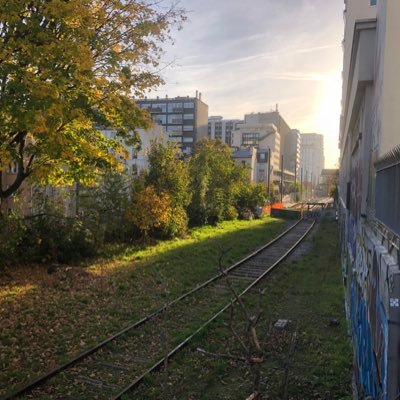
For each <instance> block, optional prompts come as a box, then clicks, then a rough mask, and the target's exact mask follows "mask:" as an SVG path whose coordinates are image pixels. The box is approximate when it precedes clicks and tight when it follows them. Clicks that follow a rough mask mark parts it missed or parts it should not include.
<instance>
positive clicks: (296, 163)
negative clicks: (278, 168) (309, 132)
mask: <svg viewBox="0 0 400 400" xmlns="http://www.w3.org/2000/svg"><path fill="white" fill-rule="evenodd" d="M284 161H285V168H286V169H287V170H289V171H292V172H294V173H296V174H297V176H300V167H301V134H300V131H299V130H298V129H291V130H290V132H289V133H288V134H287V136H286V140H285V149H284Z"/></svg>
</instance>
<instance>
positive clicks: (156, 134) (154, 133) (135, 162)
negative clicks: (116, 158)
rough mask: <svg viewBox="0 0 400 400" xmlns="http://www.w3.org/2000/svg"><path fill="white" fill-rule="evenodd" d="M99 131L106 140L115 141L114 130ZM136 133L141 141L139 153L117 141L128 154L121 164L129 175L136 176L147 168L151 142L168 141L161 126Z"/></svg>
mask: <svg viewBox="0 0 400 400" xmlns="http://www.w3.org/2000/svg"><path fill="white" fill-rule="evenodd" d="M99 130H100V132H101V133H102V134H103V135H104V136H105V137H106V138H107V139H115V138H116V137H117V136H116V135H117V132H116V130H115V129H111V128H105V129H99ZM137 132H138V133H139V135H140V140H141V149H140V150H139V151H137V150H136V149H135V148H133V147H129V146H127V145H126V144H124V143H123V141H122V139H119V140H120V142H121V143H123V145H124V148H125V150H126V151H127V154H128V157H127V158H123V157H121V163H123V164H124V166H125V170H126V171H127V173H128V174H129V175H131V174H137V173H139V172H140V171H142V170H143V169H146V168H147V167H148V165H149V160H148V152H149V150H150V146H151V143H152V142H154V141H158V142H161V143H164V144H166V143H167V141H168V139H169V138H168V135H167V134H166V132H165V129H164V128H163V127H162V126H161V125H157V124H155V125H154V126H153V127H152V128H150V129H147V130H144V129H137Z"/></svg>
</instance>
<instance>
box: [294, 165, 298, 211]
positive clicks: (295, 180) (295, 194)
mask: <svg viewBox="0 0 400 400" xmlns="http://www.w3.org/2000/svg"><path fill="white" fill-rule="evenodd" d="M294 202H295V203H296V202H297V162H296V160H295V161H294Z"/></svg>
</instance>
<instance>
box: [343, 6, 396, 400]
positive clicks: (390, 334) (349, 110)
mask: <svg viewBox="0 0 400 400" xmlns="http://www.w3.org/2000/svg"><path fill="white" fill-rule="evenodd" d="M356 1H357V0H349V2H350V3H352V2H356ZM393 1H394V0H381V1H380V2H379V3H378V11H377V21H376V22H374V21H365V19H361V20H360V21H359V22H358V23H357V22H356V23H355V26H354V32H355V34H354V37H355V39H354V41H353V42H352V44H353V48H352V49H348V51H350V50H351V55H352V65H351V66H349V71H348V73H349V79H348V81H345V85H347V84H348V85H350V87H348V88H347V87H344V96H345V97H344V101H343V104H344V110H343V116H342V119H343V121H342V132H341V169H340V189H339V192H340V215H339V218H340V241H341V254H342V269H343V279H344V285H345V288H346V314H347V318H348V323H349V331H350V334H351V337H352V343H353V348H354V373H355V378H356V383H357V387H358V394H359V396H360V398H365V397H367V396H370V397H372V398H373V399H383V400H395V399H400V385H399V382H400V368H399V365H400V270H399V248H400V239H399V237H398V232H397V234H396V232H392V231H390V230H389V229H388V228H387V226H385V225H384V224H383V223H382V221H380V220H379V219H378V218H377V216H376V213H375V203H376V202H375V200H376V199H377V198H378V199H379V198H380V196H387V195H388V192H389V191H388V190H387V189H386V190H385V188H383V189H382V188H380V190H379V192H377V185H376V174H377V169H376V165H377V162H379V160H380V159H382V158H384V157H385V154H383V151H382V138H383V137H384V136H385V137H388V135H387V134H386V133H385V132H384V126H385V115H387V113H385V107H387V102H386V101H384V99H385V87H392V86H393V85H398V82H399V79H398V75H396V77H393V76H388V75H387V74H386V72H385V71H387V66H386V63H387V62H388V60H389V59H388V58H387V46H386V41H387V37H388V35H390V34H391V31H390V29H388V26H387V25H386V20H387V18H386V15H387V12H388V7H387V6H388V4H389V5H391V2H393ZM395 1H397V0H395ZM354 20H355V21H357V18H356V17H355V18H354ZM372 37H373V38H374V39H373V40H371V39H372ZM363 38H364V39H363ZM397 43H398V41H397ZM354 46H357V47H356V48H354ZM363 46H364V47H363ZM368 46H369V47H368ZM371 49H372V50H373V54H370V53H369V52H370V51H371ZM397 50H398V51H400V48H398V49H397ZM345 51H346V49H345ZM347 56H349V55H347ZM360 66H363V67H366V66H367V67H368V66H369V67H371V71H372V74H371V76H369V75H368V74H364V71H365V69H361V68H360ZM346 82H347V83H346ZM347 89H348V90H347ZM399 90H400V88H399ZM398 114H400V110H399V112H398ZM399 126H400V124H399ZM392 136H393V135H392ZM396 137H397V138H398V141H400V139H399V138H400V135H397V136H396ZM397 145H398V143H395V142H393V143H392V147H393V148H394V147H395V146H397ZM385 146H386V147H387V145H385ZM386 147H385V148H386ZM399 163H400V160H399ZM388 184H389V185H390V182H388ZM397 206H399V207H400V205H397Z"/></svg>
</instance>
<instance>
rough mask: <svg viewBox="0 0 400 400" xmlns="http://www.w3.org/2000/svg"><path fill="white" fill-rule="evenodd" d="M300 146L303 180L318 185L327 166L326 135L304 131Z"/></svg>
mask: <svg viewBox="0 0 400 400" xmlns="http://www.w3.org/2000/svg"><path fill="white" fill-rule="evenodd" d="M300 148H301V156H300V158H301V168H302V170H303V181H304V182H309V183H311V184H312V185H314V186H316V185H318V184H319V183H320V181H321V172H322V170H323V169H324V168H325V156H324V137H323V136H322V135H319V134H317V133H302V134H301V147H300Z"/></svg>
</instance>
